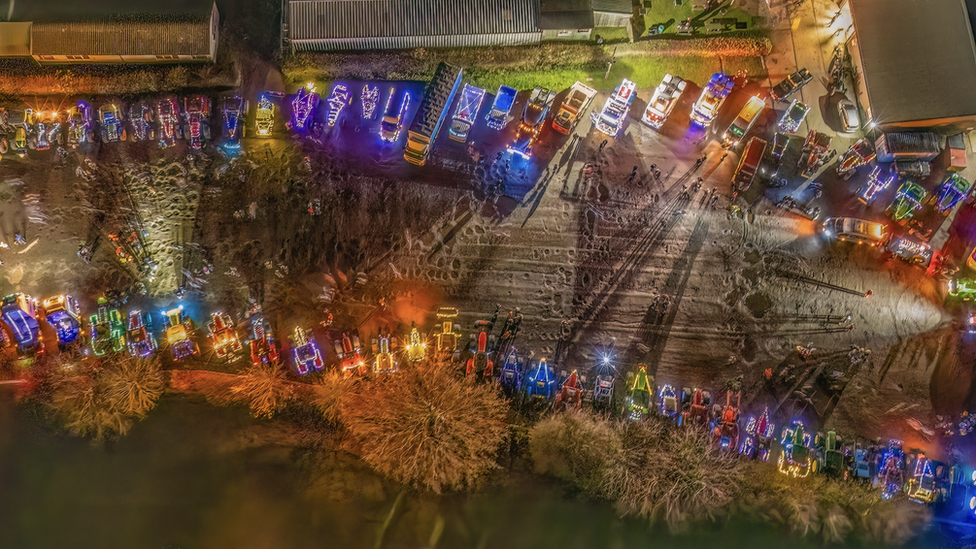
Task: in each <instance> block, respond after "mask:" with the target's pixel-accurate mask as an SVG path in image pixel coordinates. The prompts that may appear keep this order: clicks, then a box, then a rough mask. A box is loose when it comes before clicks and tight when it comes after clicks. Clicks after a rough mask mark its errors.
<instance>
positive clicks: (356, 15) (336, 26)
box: [288, 0, 538, 40]
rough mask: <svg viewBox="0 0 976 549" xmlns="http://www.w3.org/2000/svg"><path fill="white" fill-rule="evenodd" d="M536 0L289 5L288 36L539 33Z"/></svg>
mask: <svg viewBox="0 0 976 549" xmlns="http://www.w3.org/2000/svg"><path fill="white" fill-rule="evenodd" d="M536 11H537V10H536V3H535V0H326V1H322V0H319V1H299V2H291V3H290V4H289V14H290V18H289V21H288V32H289V37H290V38H291V39H292V40H322V39H345V38H368V37H375V38H380V37H407V36H441V35H476V34H485V35H488V34H491V35H500V34H521V33H537V32H538V25H537V14H536Z"/></svg>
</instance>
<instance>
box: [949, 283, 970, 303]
mask: <svg viewBox="0 0 976 549" xmlns="http://www.w3.org/2000/svg"><path fill="white" fill-rule="evenodd" d="M949 295H950V296H951V297H954V298H957V299H961V300H962V301H972V300H973V298H976V280H974V279H972V278H953V279H952V280H950V281H949Z"/></svg>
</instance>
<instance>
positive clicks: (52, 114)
mask: <svg viewBox="0 0 976 549" xmlns="http://www.w3.org/2000/svg"><path fill="white" fill-rule="evenodd" d="M42 123H43V124H44V126H45V129H44V130H40V128H38V130H39V131H38V139H40V134H41V133H45V132H46V135H45V138H46V139H47V141H48V143H49V144H50V145H59V146H60V145H61V143H63V142H64V133H63V132H62V126H61V116H60V115H59V114H58V112H57V111H42V112H41V114H40V115H39V116H38V126H40V124H42ZM38 148H40V144H38Z"/></svg>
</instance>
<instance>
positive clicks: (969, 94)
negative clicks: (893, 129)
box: [850, 0, 976, 124]
mask: <svg viewBox="0 0 976 549" xmlns="http://www.w3.org/2000/svg"><path fill="white" fill-rule="evenodd" d="M965 1H966V0H850V6H851V14H852V16H853V18H854V28H855V29H856V31H855V32H856V36H857V43H858V48H859V50H860V52H861V53H860V55H861V63H862V65H863V69H864V81H865V86H866V88H867V94H868V98H869V101H870V103H871V111H872V113H873V116H874V122H877V123H879V124H895V123H900V122H913V121H924V120H938V119H944V118H952V117H961V116H973V115H976V93H973V90H976V45H974V42H973V34H972V29H971V26H970V22H969V17H968V15H967V8H966V5H965ZM970 1H972V0H970Z"/></svg>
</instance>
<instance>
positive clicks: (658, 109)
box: [641, 74, 688, 130]
mask: <svg viewBox="0 0 976 549" xmlns="http://www.w3.org/2000/svg"><path fill="white" fill-rule="evenodd" d="M687 86H688V83H687V82H685V81H684V80H682V79H680V78H678V77H677V76H673V75H671V74H665V75H664V80H662V81H661V83H660V84H659V85H658V87H657V89H656V90H654V95H652V96H651V100H650V101H648V102H647V109H646V110H645V111H644V116H643V117H641V122H643V123H644V124H646V125H648V126H649V127H651V128H654V129H655V130H659V129H661V126H663V125H664V121H665V120H667V119H668V115H670V114H671V111H672V110H673V109H674V106H675V105H676V104H677V103H678V99H679V98H680V97H681V94H682V93H684V91H685V87H687Z"/></svg>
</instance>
